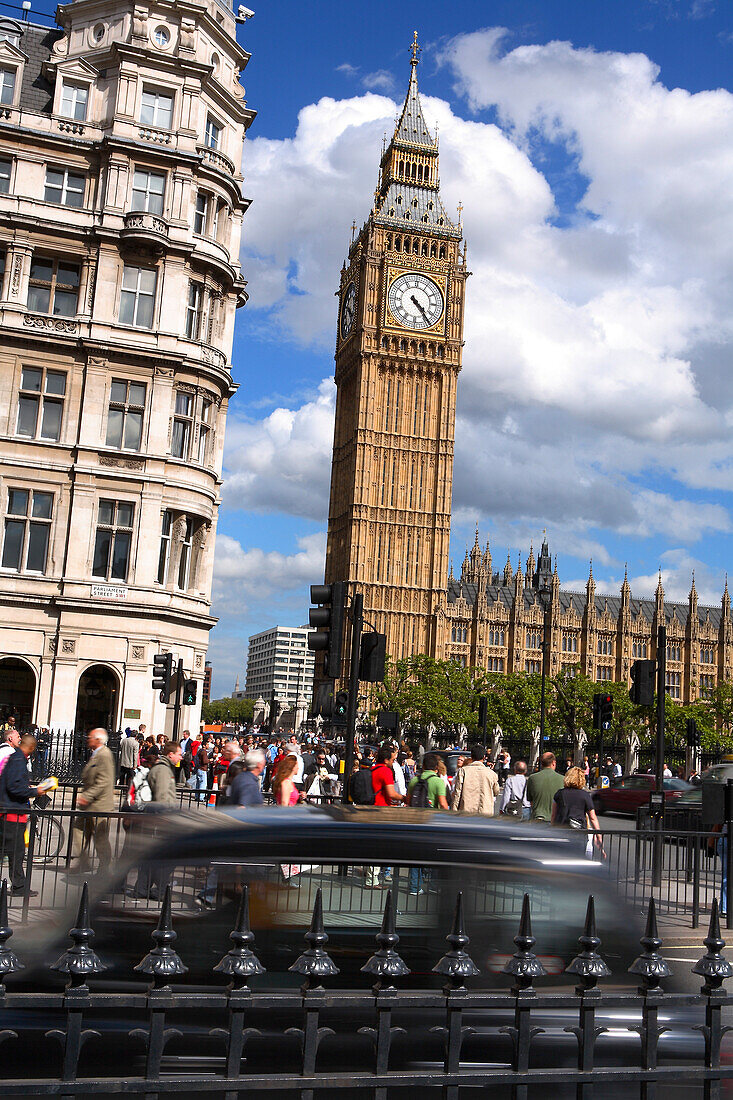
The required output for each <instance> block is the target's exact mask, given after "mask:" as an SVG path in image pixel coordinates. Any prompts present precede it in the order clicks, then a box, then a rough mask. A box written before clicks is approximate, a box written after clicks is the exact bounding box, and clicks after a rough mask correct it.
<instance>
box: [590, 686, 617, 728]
mask: <svg viewBox="0 0 733 1100" xmlns="http://www.w3.org/2000/svg"><path fill="white" fill-rule="evenodd" d="M612 718H613V695H608V694H607V693H606V692H605V691H597V692H596V693H595V695H594V696H593V728H594V729H597V730H610V728H611V719H612Z"/></svg>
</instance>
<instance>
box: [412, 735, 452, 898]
mask: <svg viewBox="0 0 733 1100" xmlns="http://www.w3.org/2000/svg"><path fill="white" fill-rule="evenodd" d="M439 759H440V758H439V757H438V756H436V755H435V753H432V752H429V753H426V755H425V756H423V758H422V769H421V771H420V774H419V775H416V776H415V777H414V778H413V779H411V780H410V786H409V787H408V789H407V804H408V806H412V807H413V809H417V810H447V809H448V808H449V807H448V799H447V797H446V793H445V782H444V781H443V778H442V776H440V775H439V774H438V763H439ZM424 881H425V868H424V867H411V868H410V875H409V891H410V893H411V894H412V895H413V896H414V897H417V895H418V894H424V893H425V891H424V889H423V883H424Z"/></svg>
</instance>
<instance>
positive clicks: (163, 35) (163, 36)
mask: <svg viewBox="0 0 733 1100" xmlns="http://www.w3.org/2000/svg"><path fill="white" fill-rule="evenodd" d="M170 40H171V36H170V31H169V30H168V28H167V27H163V26H160V27H156V28H155V30H154V31H153V42H154V43H155V45H156V46H160V48H161V50H164V49H165V48H166V46H167V45H168V43H169V42H170Z"/></svg>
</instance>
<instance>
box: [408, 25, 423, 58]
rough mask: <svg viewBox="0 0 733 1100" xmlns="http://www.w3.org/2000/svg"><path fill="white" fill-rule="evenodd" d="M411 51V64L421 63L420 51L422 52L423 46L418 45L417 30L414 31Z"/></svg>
mask: <svg viewBox="0 0 733 1100" xmlns="http://www.w3.org/2000/svg"><path fill="white" fill-rule="evenodd" d="M410 52H411V53H412V57H411V59H410V64H411V65H419V64H420V53H421V52H422V46H418V44H417V31H413V32H412V44H411V45H410Z"/></svg>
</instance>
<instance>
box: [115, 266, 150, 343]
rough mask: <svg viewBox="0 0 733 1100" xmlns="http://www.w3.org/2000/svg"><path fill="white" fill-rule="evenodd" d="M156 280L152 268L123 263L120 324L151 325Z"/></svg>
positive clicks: (136, 326) (146, 326) (141, 326)
mask: <svg viewBox="0 0 733 1100" xmlns="http://www.w3.org/2000/svg"><path fill="white" fill-rule="evenodd" d="M156 280H157V272H156V271H155V269H154V268H150V267H131V266H130V265H129V264H125V270H124V271H123V273H122V294H121V298H120V323H121V324H123V325H134V326H135V328H152V327H153V307H154V305H155V284H156Z"/></svg>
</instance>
